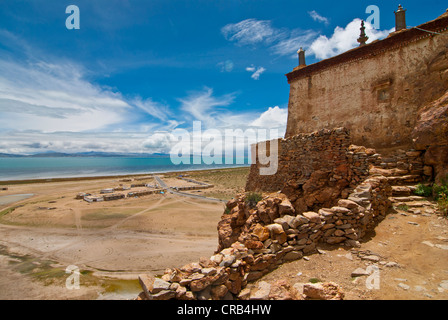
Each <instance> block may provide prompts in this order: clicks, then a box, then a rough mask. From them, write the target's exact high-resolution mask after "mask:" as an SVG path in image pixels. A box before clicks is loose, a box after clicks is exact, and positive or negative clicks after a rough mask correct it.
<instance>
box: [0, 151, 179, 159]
mask: <svg viewBox="0 0 448 320" xmlns="http://www.w3.org/2000/svg"><path fill="white" fill-rule="evenodd" d="M169 156H170V155H169V154H164V153H115V152H95V151H90V152H79V153H62V152H54V151H49V152H43V153H36V154H29V155H24V154H11V153H0V158H67V157H127V158H129V157H135V158H139V157H144V158H165V157H169Z"/></svg>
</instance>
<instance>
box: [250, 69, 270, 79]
mask: <svg viewBox="0 0 448 320" xmlns="http://www.w3.org/2000/svg"><path fill="white" fill-rule="evenodd" d="M247 69H248V68H246V70H247ZM249 69H250V70H247V71H250V72H252V71H253V70H255V68H249ZM252 69H253V70H252ZM265 71H266V69H265V68H263V67H258V68H257V69H256V70H255V72H254V73H252V75H251V76H250V77H251V78H252V79H254V80H258V79H260V76H261V74H262V73H263V72H265Z"/></svg>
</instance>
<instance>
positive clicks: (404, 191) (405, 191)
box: [392, 186, 415, 197]
mask: <svg viewBox="0 0 448 320" xmlns="http://www.w3.org/2000/svg"><path fill="white" fill-rule="evenodd" d="M413 190H415V188H411V187H409V186H392V196H393V197H407V196H411V195H413V192H412V191H413Z"/></svg>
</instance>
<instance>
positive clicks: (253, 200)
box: [246, 192, 263, 208]
mask: <svg viewBox="0 0 448 320" xmlns="http://www.w3.org/2000/svg"><path fill="white" fill-rule="evenodd" d="M261 199H263V196H262V195H261V194H260V193H256V192H250V193H249V194H248V195H247V196H246V204H247V205H248V206H249V207H250V208H254V207H255V206H256V205H257V203H258V202H259V201H261Z"/></svg>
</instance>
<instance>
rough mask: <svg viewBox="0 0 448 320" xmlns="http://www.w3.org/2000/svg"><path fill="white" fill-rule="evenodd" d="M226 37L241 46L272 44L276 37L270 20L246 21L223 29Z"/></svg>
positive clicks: (228, 25)
mask: <svg viewBox="0 0 448 320" xmlns="http://www.w3.org/2000/svg"><path fill="white" fill-rule="evenodd" d="M221 32H222V34H223V35H224V37H225V38H226V39H227V40H229V41H234V42H236V43H237V44H239V45H248V44H256V43H260V42H270V41H272V38H273V37H275V36H276V31H275V30H274V29H273V28H272V27H271V22H270V21H269V20H257V19H246V20H243V21H240V22H238V23H233V24H232V23H230V24H227V25H225V26H224V27H222V28H221Z"/></svg>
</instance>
